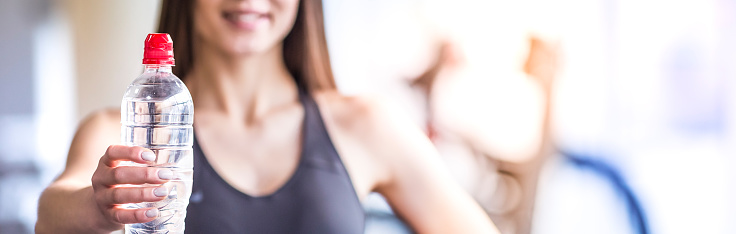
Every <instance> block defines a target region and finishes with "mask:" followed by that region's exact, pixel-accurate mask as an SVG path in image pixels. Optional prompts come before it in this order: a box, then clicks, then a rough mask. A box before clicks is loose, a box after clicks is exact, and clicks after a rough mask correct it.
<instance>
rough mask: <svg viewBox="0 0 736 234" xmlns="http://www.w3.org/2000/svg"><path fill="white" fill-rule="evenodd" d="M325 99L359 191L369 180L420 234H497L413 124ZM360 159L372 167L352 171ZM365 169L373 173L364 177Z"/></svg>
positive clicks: (372, 106)
mask: <svg viewBox="0 0 736 234" xmlns="http://www.w3.org/2000/svg"><path fill="white" fill-rule="evenodd" d="M321 99H322V103H325V104H327V105H323V106H327V108H326V112H327V114H326V117H327V118H326V122H328V127H332V129H331V130H330V133H331V134H332V135H333V136H335V137H333V140H334V141H335V143H336V144H337V146H338V150H339V151H340V153H341V154H345V155H342V157H343V159H344V161H346V164H348V165H346V166H347V167H348V169H349V171H350V172H351V177H352V179H353V180H354V185H356V190H361V188H360V185H361V184H365V178H366V177H367V178H371V179H369V180H372V182H374V183H371V184H373V186H371V187H373V188H374V190H375V191H377V192H379V193H381V194H383V195H384V196H385V197H386V198H387V199H388V201H389V203H390V204H391V206H392V207H393V208H394V210H395V211H396V212H397V214H398V215H399V216H400V217H402V218H403V219H404V220H406V221H407V222H408V224H409V225H410V226H411V227H412V228H413V229H414V230H415V231H417V232H419V233H498V230H497V229H496V227H495V226H494V225H493V224H492V223H491V219H490V218H489V217H488V216H487V215H486V213H485V212H483V210H482V209H481V208H480V206H479V205H478V204H477V203H476V202H475V201H474V200H473V199H472V198H471V197H470V195H468V194H467V193H465V192H464V190H463V189H462V188H461V187H460V186H459V185H457V184H456V183H455V182H454V181H453V180H452V178H451V177H450V175H449V173H448V172H447V171H446V169H445V167H444V165H443V164H442V161H441V160H440V157H439V154H438V153H437V151H436V150H435V148H434V146H433V145H432V143H431V142H430V141H429V139H427V137H426V136H425V135H424V134H423V133H422V132H421V130H420V129H419V128H418V126H416V124H415V123H412V122H411V121H409V120H408V119H405V118H402V117H401V116H400V115H397V114H396V111H390V110H389V109H388V108H386V107H385V106H382V104H380V103H379V102H377V101H375V100H370V99H364V98H350V99H349V100H348V101H338V102H337V103H339V104H335V101H334V98H325V97H324V96H323V98H321ZM326 99H333V101H329V100H326ZM338 138H340V139H338ZM340 146H342V147H340ZM347 154H351V155H352V156H351V155H347ZM356 154H358V155H360V157H359V158H360V161H365V160H366V159H365V158H366V157H369V158H370V160H367V161H369V162H370V163H366V162H360V163H359V164H360V165H356V164H353V167H351V165H350V161H352V162H355V161H358V160H359V159H357V158H356V157H354V156H355V155H356ZM366 167H369V168H371V171H372V173H365V172H364V170H365V168H366ZM350 169H352V170H350ZM356 180H362V181H356ZM356 182H357V183H356ZM359 194H360V191H359Z"/></svg>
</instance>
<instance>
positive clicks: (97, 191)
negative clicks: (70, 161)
mask: <svg viewBox="0 0 736 234" xmlns="http://www.w3.org/2000/svg"><path fill="white" fill-rule="evenodd" d="M155 160H156V155H155V154H154V153H153V152H151V151H150V150H148V149H145V148H143V147H139V146H133V147H129V146H123V145H111V146H109V147H108V148H107V151H106V152H105V155H103V156H102V157H101V158H100V162H99V163H98V165H97V170H95V172H94V174H93V175H92V189H93V190H94V195H93V197H94V200H95V202H96V203H97V207H98V208H99V210H100V213H101V214H102V215H103V216H104V217H105V219H106V220H107V221H109V222H110V223H111V224H112V225H114V226H122V224H127V223H145V222H149V221H151V220H153V219H155V218H156V217H157V216H158V209H156V208H146V209H125V208H123V207H121V206H120V204H125V203H139V202H156V201H161V200H163V199H164V198H165V197H166V196H167V195H168V194H169V192H168V189H167V188H166V187H165V186H163V185H162V184H164V183H166V182H167V181H169V180H170V179H172V178H173V176H174V174H173V172H172V171H171V170H168V169H164V168H155V167H136V166H119V164H120V162H121V161H132V162H136V163H140V164H149V165H150V164H152V163H153V162H154V161H155ZM121 185H125V186H121ZM141 185H145V186H141Z"/></svg>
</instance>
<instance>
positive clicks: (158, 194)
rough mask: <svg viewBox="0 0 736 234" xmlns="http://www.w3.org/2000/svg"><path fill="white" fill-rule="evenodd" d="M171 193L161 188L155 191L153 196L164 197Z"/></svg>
mask: <svg viewBox="0 0 736 234" xmlns="http://www.w3.org/2000/svg"><path fill="white" fill-rule="evenodd" d="M168 193H169V191H168V190H166V188H164V187H159V188H156V189H154V190H153V195H156V196H157V197H163V196H166V195H168Z"/></svg>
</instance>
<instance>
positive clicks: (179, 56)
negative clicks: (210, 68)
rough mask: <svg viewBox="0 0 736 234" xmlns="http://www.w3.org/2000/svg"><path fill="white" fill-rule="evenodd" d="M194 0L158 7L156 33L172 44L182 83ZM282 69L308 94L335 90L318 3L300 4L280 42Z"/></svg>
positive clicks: (169, 0)
mask: <svg viewBox="0 0 736 234" xmlns="http://www.w3.org/2000/svg"><path fill="white" fill-rule="evenodd" d="M193 10H194V0H164V1H163V3H162V4H161V15H160V17H159V23H158V32H161V33H168V34H170V35H171V38H172V39H173V40H174V59H176V66H174V68H173V71H174V74H176V75H177V76H178V77H180V78H182V79H184V78H186V77H187V75H188V74H189V72H190V71H191V70H192V67H193V66H194V60H195V59H196V55H195V54H194V46H193V45H192V42H193V39H194V32H193V30H194V23H193V20H194V19H193V15H194V14H193ZM283 55H284V63H285V64H286V68H287V69H288V70H289V72H290V73H291V75H292V77H294V80H295V81H296V83H297V85H299V86H300V87H302V88H305V90H306V91H308V92H313V91H316V90H330V89H335V88H336V86H335V79H334V77H333V75H332V67H331V66H330V56H329V54H328V52H327V40H326V39H325V27H324V18H323V14H322V1H321V0H301V1H300V2H299V10H298V12H297V16H296V21H295V22H294V27H293V28H292V29H291V32H289V34H288V35H287V36H286V38H284V41H283Z"/></svg>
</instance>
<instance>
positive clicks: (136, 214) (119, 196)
mask: <svg viewBox="0 0 736 234" xmlns="http://www.w3.org/2000/svg"><path fill="white" fill-rule="evenodd" d="M119 116H120V115H119V112H117V111H105V112H98V113H96V114H93V115H92V116H91V117H89V118H87V119H86V120H84V121H83V123H82V124H81V125H80V127H79V129H78V130H77V133H76V135H75V136H74V140H73V141H72V144H71V146H70V149H69V156H68V158H67V164H66V168H65V169H64V172H63V173H62V174H61V175H60V176H59V178H57V179H56V180H55V181H54V182H53V183H51V185H49V187H48V188H46V190H45V191H44V192H43V193H42V194H41V197H40V199H39V206H38V221H37V223H36V233H109V232H112V231H114V230H118V229H121V228H122V227H123V225H122V224H123V223H132V222H143V221H150V220H151V219H152V218H148V217H146V216H145V214H146V213H145V212H146V211H147V210H142V209H139V210H121V209H119V208H116V207H114V205H113V204H116V203H124V202H125V203H127V202H133V201H158V200H161V199H163V197H156V196H155V195H154V193H153V192H152V190H153V189H154V188H135V189H127V188H122V189H121V188H114V187H115V186H114V185H115V184H122V183H130V184H137V183H141V182H145V183H153V184H160V183H163V182H165V180H161V179H160V178H157V177H154V176H150V175H154V174H155V173H156V172H155V171H151V169H149V168H126V167H117V168H116V164H117V162H119V161H121V160H129V161H135V162H139V163H146V161H144V160H143V158H142V157H141V156H142V155H143V152H147V150H145V149H143V148H141V147H126V146H110V145H112V144H115V143H117V142H119V131H120V124H119V122H120V121H119V120H120V117H119ZM136 175H142V176H136ZM93 185H94V186H93Z"/></svg>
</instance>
